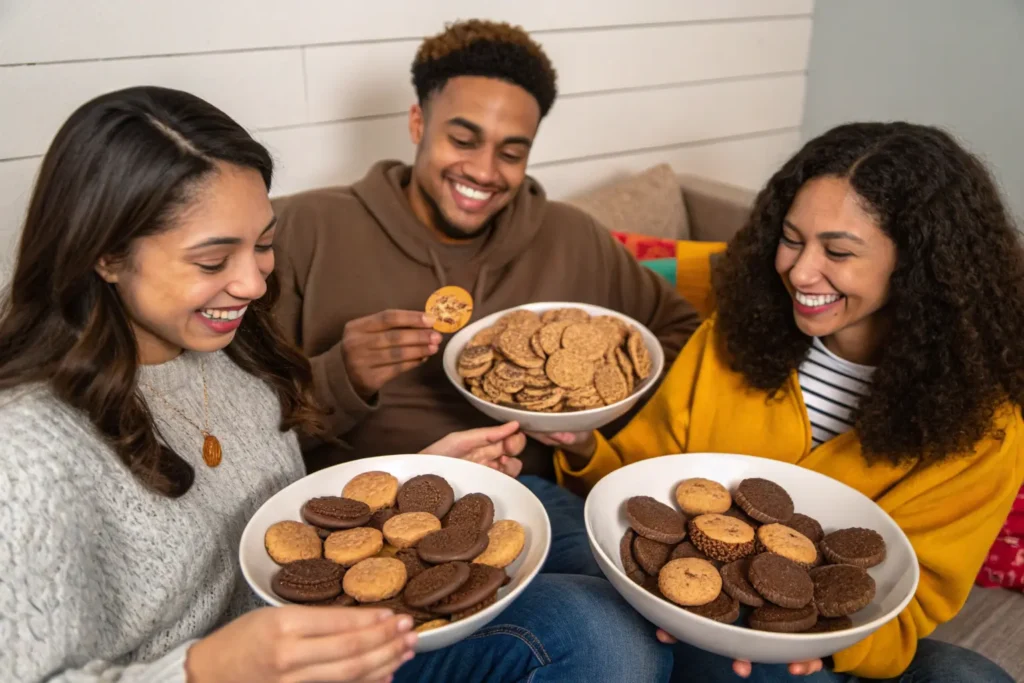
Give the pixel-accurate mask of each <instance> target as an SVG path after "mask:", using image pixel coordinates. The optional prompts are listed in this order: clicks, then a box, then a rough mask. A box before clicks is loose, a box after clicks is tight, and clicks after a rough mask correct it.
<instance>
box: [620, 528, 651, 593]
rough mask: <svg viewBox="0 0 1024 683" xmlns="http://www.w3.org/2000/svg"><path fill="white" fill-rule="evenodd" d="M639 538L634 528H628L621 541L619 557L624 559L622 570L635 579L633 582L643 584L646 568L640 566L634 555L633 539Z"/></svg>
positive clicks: (631, 578)
mask: <svg viewBox="0 0 1024 683" xmlns="http://www.w3.org/2000/svg"><path fill="white" fill-rule="evenodd" d="M636 538H637V535H636V532H635V531H633V530H632V529H626V533H624V534H623V535H622V540H621V541H619V559H620V560H621V561H622V571H623V572H624V573H625V574H626V576H628V577H629V578H630V580H632V581H633V583H636V584H639V585H643V583H644V578H645V574H644V570H643V569H641V568H640V565H639V564H638V563H637V561H636V558H635V557H633V541H634V539H636Z"/></svg>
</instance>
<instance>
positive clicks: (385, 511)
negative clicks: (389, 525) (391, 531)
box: [366, 507, 398, 531]
mask: <svg viewBox="0 0 1024 683" xmlns="http://www.w3.org/2000/svg"><path fill="white" fill-rule="evenodd" d="M397 514H398V510H397V509H395V508H393V507H390V508H381V509H380V510H377V511H376V512H374V513H373V514H372V515H370V521H369V522H367V523H366V526H369V527H373V528H374V529H376V530H377V531H384V523H385V522H387V521H388V520H389V519H391V518H392V517H394V516H395V515H397Z"/></svg>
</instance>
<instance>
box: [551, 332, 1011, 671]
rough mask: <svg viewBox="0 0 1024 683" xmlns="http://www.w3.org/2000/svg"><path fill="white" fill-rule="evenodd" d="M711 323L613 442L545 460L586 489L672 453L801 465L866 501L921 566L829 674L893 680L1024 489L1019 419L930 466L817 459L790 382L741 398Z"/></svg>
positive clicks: (853, 450)
mask: <svg viewBox="0 0 1024 683" xmlns="http://www.w3.org/2000/svg"><path fill="white" fill-rule="evenodd" d="M716 336H717V332H716V330H715V326H714V318H712V319H710V320H707V321H705V322H704V324H703V325H702V326H701V328H700V329H699V330H698V331H697V333H696V334H695V335H694V336H693V337H692V338H691V339H690V342H689V343H688V344H687V345H686V347H685V348H684V349H683V351H682V353H681V354H680V356H679V358H677V359H676V362H675V363H674V364H673V365H672V368H671V370H670V371H669V373H668V376H667V377H666V378H665V381H664V382H663V383H662V385H661V387H660V388H659V389H658V392H657V394H655V396H654V397H653V398H652V399H651V400H650V402H648V404H647V405H646V406H645V407H644V408H643V410H642V411H641V412H640V413H638V414H637V416H636V417H635V418H634V419H633V420H632V421H631V422H630V423H629V424H628V425H627V426H626V427H625V428H624V429H623V430H622V431H621V432H620V433H619V434H618V435H617V436H616V437H615V438H614V439H613V440H612V441H610V442H609V441H607V440H605V439H604V438H602V437H601V436H600V435H599V434H598V435H597V438H598V446H597V451H596V452H595V454H594V456H593V458H592V459H591V460H590V462H589V463H588V464H587V466H586V467H585V468H583V469H581V470H578V471H574V470H573V469H572V468H571V467H570V464H569V462H568V461H567V460H566V457H565V454H564V453H562V452H558V453H556V455H555V465H556V468H557V472H558V477H559V483H561V484H563V485H569V486H570V487H572V488H577V487H583V488H589V487H591V486H593V485H594V484H595V483H597V481H598V480H600V479H601V477H603V476H604V475H606V474H608V473H610V472H612V471H613V470H615V469H617V468H619V467H622V466H623V465H627V464H629V463H631V462H636V461H638V460H642V459H644V458H656V457H658V456H661V455H671V454H676V453H688V452H689V453H698V452H718V453H741V454H747V455H755V456H759V457H762V458H771V459H773V460H782V461H785V462H789V463H794V464H796V465H800V466H801V467H806V468H808V469H811V470H814V471H816V472H821V473H822V474H826V475H828V476H830V477H832V478H833V479H838V480H839V481H841V482H843V483H845V484H847V485H849V486H851V487H853V488H855V489H857V490H858V491H860V492H861V493H863V494H865V495H866V496H868V497H870V498H871V499H872V500H874V501H875V502H876V503H878V505H879V506H881V508H882V509H883V510H885V511H886V512H887V513H888V514H889V515H890V516H891V517H892V518H893V520H894V521H895V522H896V523H897V524H898V525H899V526H900V528H901V529H903V531H904V533H906V535H907V537H908V538H909V539H910V542H911V544H913V546H914V550H915V552H916V553H917V559H918V562H919V564H920V566H921V581H920V585H919V586H918V589H917V593H916V595H915V596H914V599H913V600H912V601H911V602H910V604H909V605H908V606H907V608H906V609H904V610H903V612H901V613H900V614H899V616H898V617H897V618H896V619H894V620H893V621H891V622H889V623H888V624H886V625H885V626H883V627H882V628H880V629H879V630H878V631H876V632H875V633H874V634H872V635H871V636H869V637H868V638H866V639H864V640H862V641H861V642H859V643H857V644H856V645H854V646H852V647H850V648H848V649H846V650H842V651H841V652H837V653H835V655H834V657H833V660H834V663H835V670H836V671H840V672H851V673H853V674H855V675H857V676H862V677H867V678H890V677H893V676H898V675H900V674H901V673H902V672H903V671H904V670H905V669H906V668H907V666H908V665H909V664H910V661H911V660H912V659H913V657H914V653H915V652H916V650H917V641H918V639H919V638H924V637H926V636H927V635H928V634H930V633H931V632H932V631H933V630H935V627H936V626H937V625H938V624H940V623H943V622H945V621H948V620H949V619H952V618H953V616H955V615H956V613H957V612H958V611H959V610H960V609H961V608H962V607H963V605H964V602H966V600H967V594H968V592H969V591H970V589H971V585H972V583H973V581H974V578H975V576H976V575H977V573H978V570H979V569H980V567H981V564H982V562H983V561H984V560H985V556H986V553H987V552H988V549H989V547H990V546H991V545H992V541H993V540H994V539H995V537H996V534H997V533H998V532H999V528H1000V526H1001V525H1002V524H1003V522H1004V521H1005V520H1006V516H1007V515H1008V514H1009V511H1010V506H1011V504H1012V503H1013V500H1014V497H1015V496H1016V494H1017V491H1018V489H1020V487H1021V481H1022V479H1024V447H1022V445H1024V441H1022V434H1024V430H1022V422H1021V412H1020V408H1019V407H1016V406H1006V407H1005V408H1004V409H1002V410H1000V411H999V414H998V417H997V424H996V425H995V426H996V429H997V430H998V431H1001V432H1002V436H1001V437H999V438H996V437H991V438H986V439H984V440H983V441H981V442H979V443H978V444H977V446H976V448H975V450H974V452H973V453H967V454H965V455H961V456H956V457H951V458H949V459H947V460H945V461H942V462H940V463H937V464H930V465H921V466H918V465H917V463H915V462H913V461H910V462H906V463H904V464H900V465H894V464H885V463H879V464H874V465H869V464H868V463H867V462H866V461H865V459H864V458H863V457H862V455H861V445H860V441H859V439H858V437H857V434H856V433H855V432H847V433H846V434H843V435H841V436H838V437H836V438H834V439H832V440H831V441H828V442H826V443H824V444H822V445H821V446H819V447H817V448H813V447H812V442H811V425H810V421H809V419H808V417H807V408H806V406H805V405H804V400H803V395H802V394H801V391H800V385H799V383H798V380H797V376H796V373H793V375H792V377H790V379H789V380H788V383H787V385H786V391H785V394H784V396H783V397H782V398H781V399H779V400H771V401H770V400H768V397H767V394H766V393H765V392H762V391H758V390H753V389H751V388H749V386H747V384H746V383H745V382H744V379H743V377H742V376H741V375H740V374H738V373H736V372H733V371H732V370H730V369H729V367H728V366H727V365H726V363H725V361H724V359H723V358H722V356H721V354H720V352H719V351H718V349H719V345H718V341H717V340H716Z"/></svg>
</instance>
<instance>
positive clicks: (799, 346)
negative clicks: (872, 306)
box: [716, 123, 1024, 462]
mask: <svg viewBox="0 0 1024 683" xmlns="http://www.w3.org/2000/svg"><path fill="white" fill-rule="evenodd" d="M823 176H831V177H837V178H845V179H846V180H847V181H849V183H850V185H851V186H852V187H853V189H854V190H855V191H856V192H857V194H858V195H860V197H861V199H862V200H863V205H864V206H865V208H866V209H867V210H868V211H869V212H870V213H872V214H873V215H874V217H875V218H876V219H877V220H878V223H879V225H880V226H881V228H882V230H883V231H884V232H885V233H886V234H887V235H888V236H889V237H890V238H891V239H892V241H893V242H894V243H895V245H896V254H897V263H896V268H895V271H894V272H893V274H892V279H891V282H890V300H889V302H888V303H887V311H888V314H889V315H890V316H891V323H892V325H891V328H892V332H891V333H890V334H889V336H888V338H887V339H886V340H885V342H884V344H883V348H882V351H881V357H880V362H879V364H878V368H877V370H876V371H875V374H874V379H873V382H872V385H871V389H870V392H869V393H868V395H867V396H865V397H864V398H863V400H862V402H861V405H860V410H859V412H858V416H857V422H856V429H857V431H858V435H859V437H860V440H861V443H862V445H863V451H864V454H865V455H866V456H867V457H868V458H869V459H875V460H878V459H881V460H887V461H890V462H898V461H900V460H902V459H904V458H907V457H916V458H920V459H921V461H923V462H927V461H931V460H937V459H942V458H945V457H948V456H951V455H957V454H962V453H964V452H968V451H969V450H971V449H972V448H973V446H974V445H975V444H976V443H977V442H978V440H980V439H981V438H982V437H983V436H985V435H986V434H987V433H989V432H990V431H991V430H992V429H993V418H994V416H995V413H996V411H997V409H998V408H999V406H1000V405H1001V404H1003V403H1004V402H1006V401H1011V402H1013V403H1015V404H1017V405H1022V404H1024V251H1022V247H1021V239H1020V235H1019V234H1018V232H1017V231H1016V229H1015V228H1014V226H1013V224H1012V222H1011V220H1010V218H1009V216H1008V214H1007V211H1006V209H1005V208H1004V206H1003V203H1002V201H1001V200H1000V197H999V192H998V191H997V189H996V187H995V184H994V183H993V181H992V179H991V177H990V176H989V174H988V172H987V171H986V170H985V168H984V166H983V165H982V163H981V162H980V161H978V159H976V158H975V157H974V156H972V155H971V154H969V153H968V152H966V151H965V150H964V149H963V148H961V147H960V145H958V144H957V143H956V141H955V140H953V138H951V137H950V136H949V135H947V134H946V133H944V132H943V131H941V130H938V129H936V128H931V127H927V126H919V125H912V124H909V123H853V124H848V125H843V126H839V127H837V128H834V129H832V130H830V131H829V132H827V133H825V134H824V135H822V136H820V137H818V138H816V139H814V140H811V141H810V142H808V143H807V144H806V145H805V146H804V147H803V149H801V150H800V151H799V152H797V153H796V155H795V156H794V157H793V158H792V159H790V160H789V161H788V162H786V164H785V165H784V166H783V167H782V169H781V170H779V171H778V172H777V173H776V174H775V175H774V176H773V177H772V178H771V180H769V181H768V185H767V186H766V187H765V188H764V189H763V190H762V191H761V192H760V194H759V195H758V197H757V200H756V202H755V206H754V210H753V213H752V215H751V218H750V221H749V223H748V224H747V225H746V227H745V228H743V230H741V231H740V233H739V234H738V235H737V236H736V238H735V239H734V241H733V242H732V243H731V244H730V246H729V249H728V251H727V254H726V257H725V258H724V259H723V260H722V263H721V267H720V269H719V271H718V273H717V290H716V297H717V301H718V308H719V313H718V319H717V323H716V324H717V326H718V329H719V331H720V332H721V336H722V338H724V339H725V351H726V354H727V355H728V357H729V362H730V364H731V366H732V368H733V369H734V370H736V371H738V372H740V373H742V374H743V375H744V377H745V378H746V380H747V382H748V383H749V384H751V385H752V386H754V387H756V388H758V389H762V390H765V391H768V392H769V393H772V394H778V392H779V391H781V390H783V387H784V386H785V382H786V380H787V378H788V377H789V376H790V374H791V373H792V372H793V371H794V370H795V369H796V368H797V366H798V365H799V364H800V362H801V361H802V360H803V358H804V356H805V355H806V354H807V351H808V348H809V346H810V344H811V340H810V338H808V337H807V336H806V335H804V334H803V333H802V332H800V330H799V329H798V328H797V326H796V323H795V321H794V319H793V305H792V301H791V299H790V296H789V294H788V293H787V291H786V289H785V286H784V285H783V283H782V280H781V278H780V277H779V274H778V273H777V272H776V271H775V252H776V249H777V248H778V244H779V237H780V236H781V234H782V221H783V218H784V217H785V216H786V213H787V212H788V211H789V208H790V205H791V204H792V203H793V198H794V197H795V196H796V194H797V192H798V191H799V190H800V188H801V187H803V185H804V184H805V183H807V182H808V181H809V180H811V179H813V178H818V177H823Z"/></svg>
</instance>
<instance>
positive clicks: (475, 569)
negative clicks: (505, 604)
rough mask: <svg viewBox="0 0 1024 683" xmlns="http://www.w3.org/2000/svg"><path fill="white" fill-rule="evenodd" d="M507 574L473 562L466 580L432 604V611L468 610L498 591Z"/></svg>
mask: <svg viewBox="0 0 1024 683" xmlns="http://www.w3.org/2000/svg"><path fill="white" fill-rule="evenodd" d="M438 533H440V532H438ZM505 576H506V574H505V572H503V571H502V570H500V569H495V568H494V567H488V566H487V565H485V564H471V565H470V566H469V578H468V579H467V580H466V582H465V583H464V584H462V586H460V587H459V589H458V590H456V591H455V592H454V593H452V594H451V595H449V596H448V597H446V598H444V599H443V600H441V601H440V602H438V603H436V604H434V605H431V606H430V611H431V612H434V613H436V614H455V613H456V612H462V611H464V610H467V609H469V608H470V607H472V606H473V605H476V604H477V603H479V602H481V601H483V600H484V599H486V598H488V597H490V595H491V594H492V593H494V592H495V591H497V590H498V588H500V587H501V584H502V582H503V581H504V580H505Z"/></svg>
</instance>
